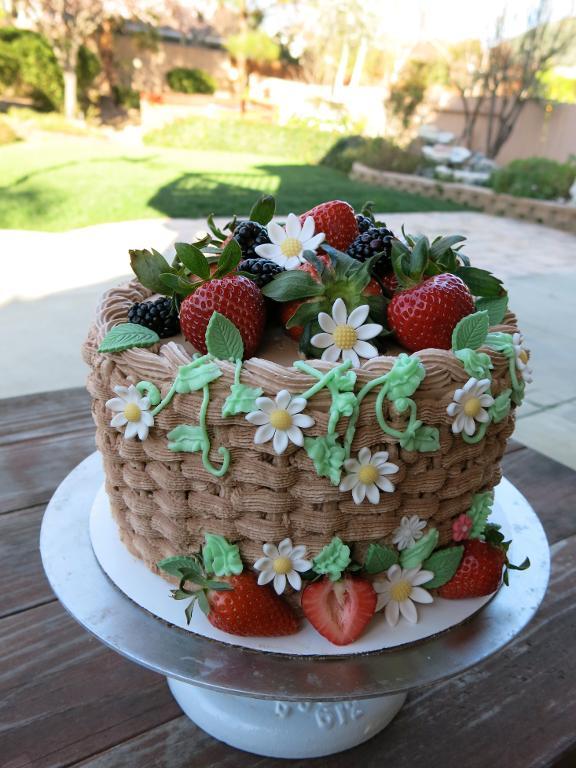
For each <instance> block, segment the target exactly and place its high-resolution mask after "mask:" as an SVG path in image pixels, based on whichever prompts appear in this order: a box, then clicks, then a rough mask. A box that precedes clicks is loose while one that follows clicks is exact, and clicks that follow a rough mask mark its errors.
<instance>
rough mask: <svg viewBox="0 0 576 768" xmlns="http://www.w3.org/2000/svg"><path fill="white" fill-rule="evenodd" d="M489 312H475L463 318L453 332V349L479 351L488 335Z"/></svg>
mask: <svg viewBox="0 0 576 768" xmlns="http://www.w3.org/2000/svg"><path fill="white" fill-rule="evenodd" d="M488 327H489V321H488V312H486V310H483V311H482V312H474V314H472V315H467V316H466V317H463V318H462V320H460V321H459V323H458V324H457V325H456V327H455V328H454V330H453V331H452V349H453V350H454V351H456V350H458V349H478V347H481V346H482V344H483V343H484V341H485V340H486V335H487V334H488Z"/></svg>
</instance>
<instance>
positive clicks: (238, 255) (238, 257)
mask: <svg viewBox="0 0 576 768" xmlns="http://www.w3.org/2000/svg"><path fill="white" fill-rule="evenodd" d="M241 261H242V249H241V248H240V246H239V245H238V243H237V241H236V240H234V238H232V240H230V241H229V242H228V243H226V245H225V247H224V250H223V251H222V255H221V256H220V259H219V261H218V269H217V270H216V272H214V275H213V276H214V277H215V278H219V277H224V275H227V274H229V273H230V272H232V270H234V269H236V267H237V266H238V264H239V263H240V262H241Z"/></svg>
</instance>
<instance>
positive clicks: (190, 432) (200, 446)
mask: <svg viewBox="0 0 576 768" xmlns="http://www.w3.org/2000/svg"><path fill="white" fill-rule="evenodd" d="M167 437H168V441H169V442H168V450H169V451H174V453H178V452H182V453H196V452H197V451H204V449H205V448H206V447H207V437H206V435H205V433H204V430H203V429H202V427H192V426H190V425H189V424H180V426H178V427H175V428H174V429H173V430H171V431H170V432H168V435H167Z"/></svg>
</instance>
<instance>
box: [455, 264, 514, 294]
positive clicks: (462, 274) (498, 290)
mask: <svg viewBox="0 0 576 768" xmlns="http://www.w3.org/2000/svg"><path fill="white" fill-rule="evenodd" d="M453 274H455V275H456V276H457V277H459V278H460V279H461V280H463V281H464V282H465V283H466V285H467V286H468V288H469V289H470V292H471V293H472V294H473V295H474V296H483V297H486V298H493V297H497V296H501V295H502V294H503V293H504V288H503V287H502V280H499V279H498V278H497V277H494V275H492V274H491V273H490V272H487V271H486V270H485V269H478V267H456V269H455V270H454V272H453Z"/></svg>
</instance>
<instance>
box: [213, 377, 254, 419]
mask: <svg viewBox="0 0 576 768" xmlns="http://www.w3.org/2000/svg"><path fill="white" fill-rule="evenodd" d="M262 394H263V390H262V389H260V387H248V386H247V385H246V384H232V385H231V386H230V394H229V395H228V397H227V398H226V400H225V401H224V405H223V406H222V416H224V417H225V418H226V417H228V416H235V415H236V414H237V413H250V411H255V410H256V398H257V397H261V396H262Z"/></svg>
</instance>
